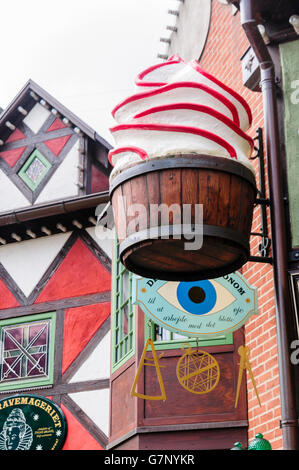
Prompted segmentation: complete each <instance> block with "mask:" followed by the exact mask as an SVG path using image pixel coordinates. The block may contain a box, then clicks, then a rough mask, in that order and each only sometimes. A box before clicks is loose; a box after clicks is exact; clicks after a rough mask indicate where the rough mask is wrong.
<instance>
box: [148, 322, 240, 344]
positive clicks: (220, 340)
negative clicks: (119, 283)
mask: <svg viewBox="0 0 299 470" xmlns="http://www.w3.org/2000/svg"><path fill="white" fill-rule="evenodd" d="M144 320H145V321H144V342H146V341H147V339H149V338H151V339H152V340H153V342H154V345H155V349H156V350H157V351H159V350H163V349H165V350H171V349H182V348H183V347H184V344H188V345H190V347H191V348H195V347H198V348H200V347H207V346H223V345H226V344H233V343H234V337H233V332H230V333H228V334H226V335H221V336H215V337H213V338H207V339H199V338H198V339H196V338H194V337H193V338H191V337H188V336H186V337H185V338H179V339H167V340H160V339H156V338H155V328H156V326H159V325H157V324H155V323H154V322H153V321H151V320H150V321H151V325H150V331H149V326H148V321H149V319H148V318H147V317H146V315H144ZM169 334H170V337H171V336H173V333H172V332H171V331H169Z"/></svg>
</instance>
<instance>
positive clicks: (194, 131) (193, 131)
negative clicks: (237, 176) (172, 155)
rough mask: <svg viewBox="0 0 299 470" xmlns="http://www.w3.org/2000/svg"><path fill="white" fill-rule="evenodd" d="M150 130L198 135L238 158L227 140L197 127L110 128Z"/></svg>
mask: <svg viewBox="0 0 299 470" xmlns="http://www.w3.org/2000/svg"><path fill="white" fill-rule="evenodd" d="M129 129H135V130H149V131H166V132H184V133H186V134H196V135H200V136H202V137H205V138H207V139H210V140H213V141H214V142H216V143H217V144H218V145H220V146H221V147H224V148H225V150H227V152H228V153H229V155H230V157H232V158H237V155H236V151H235V149H234V148H233V147H232V146H231V145H230V144H229V143H228V142H226V140H224V139H222V138H221V137H219V136H218V135H216V134H213V133H212V132H209V131H206V130H204V129H199V128H197V127H189V126H171V125H168V124H120V125H118V126H115V127H112V128H110V132H112V133H113V132H118V131H122V130H129Z"/></svg>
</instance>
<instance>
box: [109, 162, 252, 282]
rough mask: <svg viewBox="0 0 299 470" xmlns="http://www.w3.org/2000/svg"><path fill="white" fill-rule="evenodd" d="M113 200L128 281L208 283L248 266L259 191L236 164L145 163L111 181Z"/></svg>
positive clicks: (249, 177)
mask: <svg viewBox="0 0 299 470" xmlns="http://www.w3.org/2000/svg"><path fill="white" fill-rule="evenodd" d="M110 198H111V203H112V206H113V212H114V219H115V225H116V231H117V235H118V239H119V242H120V259H121V261H122V263H123V264H124V266H125V267H126V268H127V269H128V270H130V271H131V272H133V273H136V274H139V275H141V276H143V277H147V278H151V279H162V280H169V281H183V280H184V281H192V280H201V279H212V278H215V277H220V276H224V275H225V274H228V273H231V272H233V271H235V270H237V269H239V268H240V267H241V266H242V265H243V264H244V263H246V261H247V260H248V256H249V253H250V251H249V238H250V231H251V223H252V215H253V206H254V201H255V198H256V184H255V178H254V175H253V173H252V171H250V169H249V168H247V167H246V166H244V165H243V164H241V163H239V162H238V161H236V160H230V159H228V158H222V157H214V156H210V155H195V154H191V155H189V154H188V155H187V154H186V155H182V156H180V157H170V158H157V159H152V160H147V161H145V162H142V163H138V164H137V165H134V166H132V167H131V168H127V169H126V170H124V171H123V172H121V173H120V174H119V175H117V176H115V177H114V178H113V179H112V181H111V184H110ZM136 204H137V205H136ZM198 204H202V209H203V212H202V216H203V218H202V226H201V227H200V229H201V230H202V234H203V243H202V247H201V248H200V249H198V247H197V243H195V239H194V238H193V242H192V238H191V237H194V235H197V236H199V234H200V230H199V225H198V220H199V219H198V218H197V215H198V212H197V209H198V207H199V206H197V205H198ZM184 205H185V206H184ZM186 207H188V208H191V211H190V209H189V211H190V212H189V213H188V210H187V209H186ZM157 208H158V209H157ZM185 210H186V211H187V212H184V211H185ZM135 211H136V212H135ZM163 211H164V212H165V214H163ZM184 213H185V216H186V219H185V218H184ZM190 213H191V218H190V219H188V216H189V215H190ZM186 214H187V215H186ZM167 216H169V217H168V219H169V220H168V222H167V223H165V220H167ZM186 220H187V221H188V220H189V222H190V223H186ZM186 243H187V245H186ZM192 243H193V245H194V248H193V245H192ZM187 246H188V249H186V247H187Z"/></svg>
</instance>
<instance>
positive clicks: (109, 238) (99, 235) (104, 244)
mask: <svg viewBox="0 0 299 470" xmlns="http://www.w3.org/2000/svg"><path fill="white" fill-rule="evenodd" d="M86 231H87V232H88V234H89V235H90V236H91V237H92V238H93V239H94V241H95V242H96V243H97V244H98V245H99V247H100V248H101V249H102V250H103V251H104V252H105V253H106V255H107V256H109V258H110V259H112V250H113V240H114V231H113V230H109V229H104V228H103V227H102V226H101V225H97V226H96V227H90V228H87V229H86Z"/></svg>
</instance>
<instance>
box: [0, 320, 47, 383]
mask: <svg viewBox="0 0 299 470" xmlns="http://www.w3.org/2000/svg"><path fill="white" fill-rule="evenodd" d="M45 320H49V341H48V344H47V347H48V349H47V357H48V372H47V375H45V376H43V377H41V376H40V377H26V378H20V379H18V378H16V379H15V380H11V381H0V391H10V390H11V391H13V390H21V389H26V388H30V389H32V388H34V387H39V388H40V387H43V386H48V385H51V384H53V374H54V351H55V331H56V312H47V313H42V314H37V315H28V316H25V317H17V318H10V319H7V320H1V321H0V338H1V349H0V362H1V364H0V366H1V368H2V364H3V341H2V330H3V328H4V327H7V326H20V327H22V325H27V324H30V323H32V324H33V323H37V322H39V321H45ZM16 358H17V356H16Z"/></svg>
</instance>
